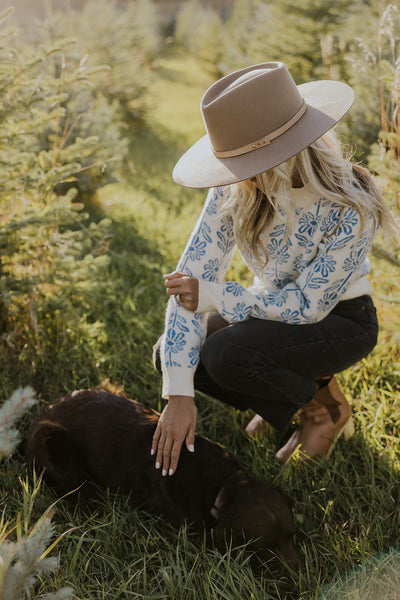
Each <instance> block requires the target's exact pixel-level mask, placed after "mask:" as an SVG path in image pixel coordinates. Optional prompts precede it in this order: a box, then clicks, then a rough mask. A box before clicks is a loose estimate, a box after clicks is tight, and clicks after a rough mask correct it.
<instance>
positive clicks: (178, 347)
mask: <svg viewBox="0 0 400 600" xmlns="http://www.w3.org/2000/svg"><path fill="white" fill-rule="evenodd" d="M165 346H166V349H167V351H168V352H173V353H174V354H177V353H178V352H181V351H182V350H183V348H184V346H186V340H185V336H184V335H183V333H182V332H181V333H177V332H176V331H174V330H172V329H170V330H169V331H167V337H166V339H165Z"/></svg>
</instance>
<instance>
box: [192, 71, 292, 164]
mask: <svg viewBox="0 0 400 600" xmlns="http://www.w3.org/2000/svg"><path fill="white" fill-rule="evenodd" d="M303 104H304V99H303V97H302V96H301V94H300V92H299V90H298V88H297V86H296V84H295V82H294V80H293V78H292V76H291V75H290V73H289V71H288V69H287V67H286V66H285V65H284V64H283V63H281V62H269V63H262V64H260V65H255V66H252V67H248V68H246V69H241V70H240V71H236V72H234V73H231V74H230V75H227V76H226V77H223V78H222V79H220V80H219V81H217V82H216V83H214V84H213V85H212V86H211V87H210V88H209V89H208V90H207V92H206V93H205V94H204V96H203V98H202V100H201V111H202V115H203V120H204V124H205V126H206V130H207V133H208V135H209V139H210V142H211V145H212V148H213V150H214V151H215V152H226V151H235V149H237V148H242V147H247V146H248V145H251V144H252V143H254V142H256V141H257V140H259V139H260V138H264V137H267V136H269V135H270V134H273V133H274V132H276V131H278V130H279V129H280V128H282V127H283V126H285V124H287V123H289V122H290V121H291V119H293V118H294V117H295V115H296V114H298V113H299V111H300V110H301V107H302V106H303Z"/></svg>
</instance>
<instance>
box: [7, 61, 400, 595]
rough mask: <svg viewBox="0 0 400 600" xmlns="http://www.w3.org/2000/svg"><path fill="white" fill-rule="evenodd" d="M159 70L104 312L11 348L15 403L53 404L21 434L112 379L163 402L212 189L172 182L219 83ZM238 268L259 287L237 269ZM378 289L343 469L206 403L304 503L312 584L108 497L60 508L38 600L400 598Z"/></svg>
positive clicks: (202, 415)
mask: <svg viewBox="0 0 400 600" xmlns="http://www.w3.org/2000/svg"><path fill="white" fill-rule="evenodd" d="M157 74H158V77H156V78H155V79H154V84H153V86H152V89H151V94H150V106H151V108H150V111H149V114H148V117H147V123H145V124H144V125H143V126H142V127H141V128H140V129H133V130H132V132H131V146H130V165H129V167H130V168H129V170H128V171H127V173H126V174H125V177H124V180H123V182H121V183H118V184H117V183H116V184H113V185H110V186H107V187H105V188H103V189H102V190H101V191H100V192H99V193H98V196H97V198H96V199H95V202H94V203H93V205H92V206H91V207H90V208H91V214H92V218H93V219H98V218H100V217H103V216H107V217H109V218H110V225H109V234H110V235H111V236H112V242H111V245H110V253H109V258H110V263H109V265H108V267H107V269H106V270H105V275H104V277H105V282H106V284H107V285H106V286H105V289H104V286H100V287H99V289H98V290H97V291H96V290H94V292H93V294H94V298H93V302H92V304H91V305H89V304H88V305H87V306H83V307H82V310H81V312H80V313H79V318H76V320H75V321H74V322H73V323H72V324H71V327H69V328H68V330H66V329H65V328H63V327H62V326H61V325H58V324H57V315H56V314H55V315H54V314H53V315H48V316H47V317H46V318H45V317H43V319H44V320H43V323H42V324H40V323H39V325H42V326H43V328H44V327H45V329H43V328H42V329H40V330H38V329H36V330H35V329H34V328H32V326H31V324H29V323H26V324H25V334H24V335H25V339H26V347H23V348H15V347H12V346H10V345H9V344H7V336H6V335H3V337H2V345H1V352H2V353H3V355H2V364H3V365H6V369H5V370H4V374H3V375H2V377H1V390H2V394H3V396H4V397H6V396H7V395H8V394H9V393H11V391H12V390H13V389H14V387H16V386H17V385H19V384H23V385H27V384H31V385H33V387H34V388H35V389H36V391H37V393H38V394H39V396H40V403H39V407H38V408H37V409H35V410H33V411H31V413H30V414H29V415H27V416H26V417H25V418H24V419H23V421H22V424H21V430H22V431H24V430H25V429H26V427H27V426H28V424H29V422H30V420H31V419H32V417H33V416H34V414H36V412H37V410H39V408H40V406H42V405H44V404H47V403H49V402H50V401H51V400H52V399H53V398H54V397H55V396H56V395H58V394H61V393H64V392H65V391H70V390H72V389H74V388H77V387H86V386H95V385H98V384H100V383H101V382H102V381H103V380H104V379H109V380H110V381H111V383H113V384H115V385H118V386H121V388H122V389H123V390H124V392H125V393H126V394H128V395H129V396H130V397H133V398H138V399H139V400H142V401H143V402H145V403H147V404H149V405H151V406H153V407H156V408H161V406H162V402H161V400H160V378H159V376H158V374H156V373H155V372H154V370H153V367H152V360H151V354H152V344H153V343H154V342H155V341H156V339H157V337H158V336H159V335H160V334H161V332H162V328H163V319H164V308H165V302H166V297H165V292H164V286H163V278H162V274H163V273H165V272H167V271H169V270H170V269H172V268H174V265H175V262H176V260H177V258H178V256H179V253H180V252H181V251H182V249H183V246H184V244H185V241H186V238H187V235H188V234H189V232H190V229H191V227H192V225H193V224H194V222H195V220H196V218H197V215H198V212H199V210H200V207H201V204H202V201H203V199H204V192H198V191H191V190H185V189H183V188H180V187H179V186H177V185H175V184H174V183H173V181H172V179H171V175H170V173H171V169H172V166H173V164H174V163H175V161H176V159H177V158H178V156H179V155H180V153H181V152H183V151H184V149H185V148H186V147H187V145H188V144H189V143H191V142H192V141H194V140H195V139H196V138H197V137H198V136H199V135H202V133H203V126H202V122H201V117H200V111H199V108H198V107H199V102H200V98H201V95H202V93H203V92H204V90H205V88H206V87H207V86H208V85H209V83H210V79H209V76H208V75H207V73H205V72H204V71H203V69H202V68H201V65H199V64H198V63H197V62H196V61H195V60H194V59H193V58H190V57H187V56H186V57H185V56H182V55H181V54H179V53H177V52H176V51H173V50H169V52H168V54H167V55H166V56H165V58H163V59H161V60H160V61H159V65H158V70H157ZM232 272H233V274H234V275H235V276H237V277H240V278H246V272H245V270H244V269H243V268H242V267H241V265H240V263H239V261H238V259H236V260H235V263H234V265H233V267H232ZM371 279H372V283H373V285H374V287H375V288H376V294H375V298H376V301H377V306H378V312H379V316H380V319H381V333H380V341H379V344H378V346H377V347H376V349H375V350H374V351H373V352H372V353H371V355H370V356H369V357H368V358H367V359H365V360H363V361H362V362H360V363H359V364H357V365H355V366H354V367H353V368H351V369H349V370H348V371H346V372H344V373H342V374H341V375H340V376H339V379H340V382H341V384H342V385H343V388H344V390H345V392H346V393H347V394H348V397H349V398H351V402H352V406H353V409H354V415H355V424H356V434H355V436H354V437H353V438H352V439H351V440H350V441H348V442H347V443H345V442H344V441H342V440H340V441H339V443H338V444H337V447H336V449H335V451H334V453H333V455H332V457H331V459H330V460H329V461H326V460H322V461H321V462H320V463H319V464H317V465H308V466H304V467H302V468H296V467H294V466H289V467H281V466H279V465H278V464H277V463H276V461H275V460H274V453H275V451H276V447H277V444H278V443H279V440H278V438H277V435H276V434H275V433H274V432H272V431H271V435H270V437H268V438H267V439H263V440H260V441H251V440H248V439H247V438H246V436H245V435H244V426H245V424H246V422H247V420H248V419H249V418H250V417H251V414H250V412H247V413H245V414H243V413H240V412H238V411H236V410H234V409H231V408H228V407H226V406H223V405H221V404H220V403H218V402H215V401H213V400H211V399H209V398H206V397H204V396H200V395H199V396H198V398H197V404H198V407H199V421H198V431H199V432H200V433H203V434H205V435H207V436H209V437H210V438H212V439H215V440H217V441H219V442H220V443H222V444H223V445H225V446H226V448H227V449H229V450H230V451H232V452H234V453H235V454H236V455H237V456H238V457H239V459H240V460H241V461H242V462H243V463H244V464H245V465H246V466H247V467H249V468H250V469H252V470H253V471H254V473H256V474H257V475H258V476H260V477H261V478H263V479H267V478H269V477H272V478H274V479H276V480H277V481H278V482H279V483H280V484H281V486H282V487H283V489H284V490H285V492H286V493H287V494H288V496H290V497H291V498H292V500H293V510H294V514H295V519H296V523H297V526H298V530H299V534H298V539H297V544H298V547H299V552H300V554H301V556H302V558H303V560H304V562H305V565H306V570H305V573H304V574H302V575H301V576H299V577H297V576H293V577H288V578H286V579H285V578H280V579H279V578H277V577H276V576H274V575H272V574H271V573H269V572H268V571H267V570H257V571H252V569H251V566H250V563H249V560H248V557H247V556H246V554H245V553H244V552H243V551H240V552H239V554H238V555H233V554H232V553H230V552H227V554H226V555H221V554H220V553H218V552H216V551H214V550H210V549H208V548H206V547H205V544H204V540H203V539H202V537H201V536H198V535H196V534H194V533H193V532H192V531H190V529H188V528H187V527H182V528H181V529H180V530H179V531H176V530H175V529H173V528H172V527H170V526H169V525H168V524H166V523H164V522H163V521H162V520H160V519H155V518H154V517H151V516H150V515H147V514H146V513H144V512H143V511H132V509H131V508H130V506H129V501H128V499H127V498H125V497H123V496H122V495H119V494H110V493H107V492H104V494H103V495H102V496H101V499H100V500H99V501H97V502H96V503H95V504H94V505H93V506H92V507H91V508H90V510H89V509H86V510H81V509H77V508H76V507H75V506H74V505H73V503H71V502H69V501H68V500H62V501H59V502H58V503H57V509H56V514H55V517H54V523H55V525H56V530H57V533H58V534H59V535H61V533H63V532H64V531H67V530H68V533H67V534H66V535H65V536H64V537H63V538H62V540H61V541H60V542H59V544H58V546H57V549H56V551H57V552H59V554H60V568H59V570H58V571H57V572H56V573H55V574H53V575H49V576H48V577H46V578H43V580H41V581H39V583H38V585H37V589H36V595H37V596H39V595H40V594H42V593H44V592H47V591H50V590H52V589H54V588H55V587H61V586H66V585H71V586H72V587H73V588H74V589H75V592H76V595H77V597H78V598H81V599H87V600H92V599H93V600H98V599H103V598H107V599H108V600H114V599H115V600H116V599H117V598H120V599H126V600H128V599H131V598H132V599H133V598H135V599H136V598H143V599H153V598H154V599H156V598H157V599H158V598H160V599H161V598H162V599H171V600H180V599H182V600H183V599H185V600H204V599H213V600H214V599H215V600H217V599H218V600H220V599H221V600H224V599H226V600H236V599H237V600H239V599H240V600H243V599H257V600H258V599H260V600H261V599H263V600H268V599H271V600H272V599H282V600H283V599H284V598H285V599H288V600H289V599H295V598H296V599H298V600H300V599H301V600H333V598H360V599H361V598H362V599H363V600H364V599H367V598H368V599H369V598H371V600H372V598H374V599H375V598H376V599H378V598H379V599H380V598H385V597H388V598H389V597H390V598H395V597H397V596H395V595H393V594H395V593H397V587H394V585H396V586H397V584H396V582H398V565H399V559H398V554H397V553H396V552H395V548H396V546H397V544H398V541H399V538H400V513H399V506H400V502H399V500H400V498H399V481H400V478H399V467H400V449H399V441H398V440H399V433H400V351H399V329H398V323H399V320H400V304H399V303H398V287H399V283H398V281H399V278H398V268H396V267H395V266H392V265H389V264H388V263H387V262H386V261H384V260H383V259H382V258H377V257H373V271H372V277H371ZM103 283H104V282H103ZM38 332H39V333H38ZM2 466H3V469H2V471H1V473H0V483H1V488H0V489H1V490H2V491H1V496H0V502H1V503H2V504H3V507H4V514H5V518H8V519H10V520H11V521H14V520H15V519H16V518H17V515H18V514H19V515H20V518H22V519H23V518H25V520H26V519H29V515H26V514H25V517H24V510H25V513H26V510H27V509H26V508H25V509H24V505H23V499H24V493H23V489H22V486H20V485H19V484H18V483H17V482H18V478H19V477H22V478H23V479H25V474H26V476H27V477H28V479H29V480H31V481H32V470H31V468H30V467H27V466H26V464H25V463H24V460H23V457H21V456H19V455H18V454H16V455H15V456H13V457H11V458H9V459H7V461H4V462H3V463H2ZM55 500H56V496H55V495H54V493H53V491H52V490H51V489H49V488H48V487H47V486H45V485H44V484H42V485H41V486H40V489H39V491H38V492H35V502H34V507H33V513H32V516H31V518H32V520H34V519H35V518H37V517H38V516H39V515H40V514H41V513H42V512H43V511H44V510H45V509H46V508H47V506H49V505H50V504H51V503H52V502H54V501H55ZM366 590H369V591H366ZM371 590H373V591H374V593H375V596H372V595H371V593H372V592H371ZM377 590H378V591H377ZM389 592H390V593H392V592H393V594H392V595H387V596H385V594H386V593H387V594H389ZM357 594H358V595H357Z"/></svg>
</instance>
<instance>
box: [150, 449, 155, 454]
mask: <svg viewBox="0 0 400 600" xmlns="http://www.w3.org/2000/svg"><path fill="white" fill-rule="evenodd" d="M155 452H156V451H155V450H153V448H152V449H151V450H150V454H151V456H153V454H155Z"/></svg>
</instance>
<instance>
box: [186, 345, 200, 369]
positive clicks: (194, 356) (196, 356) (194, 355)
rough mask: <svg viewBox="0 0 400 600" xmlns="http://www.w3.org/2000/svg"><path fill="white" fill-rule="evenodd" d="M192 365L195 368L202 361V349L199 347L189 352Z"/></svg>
mask: <svg viewBox="0 0 400 600" xmlns="http://www.w3.org/2000/svg"><path fill="white" fill-rule="evenodd" d="M189 358H190V365H191V366H192V367H195V366H196V365H197V364H198V362H199V360H200V348H199V346H193V347H192V348H191V350H190V352H189Z"/></svg>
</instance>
